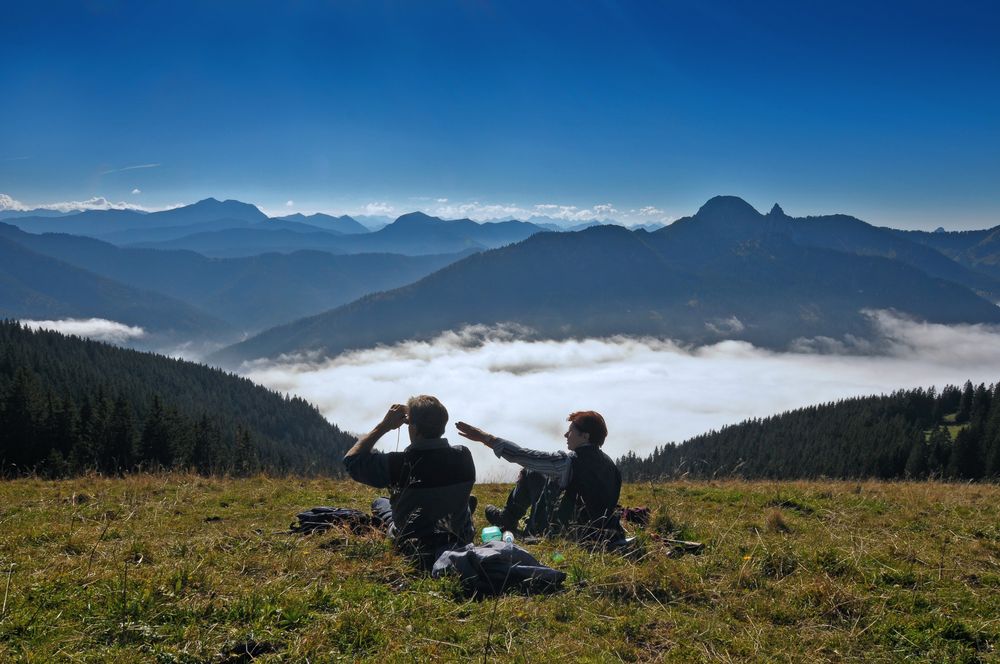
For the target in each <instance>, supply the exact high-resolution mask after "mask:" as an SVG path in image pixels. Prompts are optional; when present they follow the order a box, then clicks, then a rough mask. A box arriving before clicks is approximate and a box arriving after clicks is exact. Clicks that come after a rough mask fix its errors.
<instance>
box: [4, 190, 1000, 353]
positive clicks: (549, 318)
mask: <svg viewBox="0 0 1000 664" xmlns="http://www.w3.org/2000/svg"><path fill="white" fill-rule="evenodd" d="M533 222H538V223H533ZM592 223H594V222H592ZM586 225H588V226H589V225H591V224H586ZM548 228H551V225H550V224H549V222H542V220H541V219H539V218H535V219H533V220H529V221H517V220H506V221H496V222H487V223H477V222H475V221H472V220H469V219H459V220H443V219H440V218H437V217H431V216H429V215H426V214H424V213H420V212H414V213H409V214H405V215H402V216H400V217H398V218H397V219H395V220H393V221H392V222H391V223H389V224H387V225H385V226H384V227H382V228H380V229H379V230H376V231H370V230H368V228H367V227H366V226H364V225H363V224H361V223H358V221H357V220H356V219H353V218H351V217H349V216H340V217H334V216H331V215H324V214H315V215H308V216H306V215H301V214H294V215H286V216H283V217H275V218H269V217H267V215H265V214H264V213H263V212H261V211H260V210H259V209H258V208H257V207H255V206H253V205H250V204H247V203H243V202H240V201H232V200H230V201H218V200H215V199H206V200H203V201H199V202H198V203H195V204H193V205H189V206H185V207H182V208H175V209H172V210H165V211H162V212H152V213H143V212H135V211H129V210H91V211H87V212H81V213H76V214H67V215H60V216H51V217H46V216H41V215H40V214H36V215H29V216H21V217H13V218H8V219H7V221H6V222H5V223H0V251H2V252H3V257H4V260H3V262H2V263H0V315H4V316H9V317H17V318H45V319H53V318H60V317H100V318H107V319H110V320H116V321H119V322H122V323H127V324H129V325H137V326H141V327H143V328H144V329H146V330H147V331H149V332H150V334H151V335H152V336H151V337H150V338H151V339H158V340H159V339H166V338H171V339H174V340H176V339H178V338H186V339H189V340H198V341H206V340H208V341H211V342H214V343H226V342H234V341H238V340H239V338H240V335H245V334H253V333H256V332H260V334H258V335H257V336H255V337H253V338H250V339H247V340H246V341H244V342H243V343H240V344H237V345H234V346H232V347H230V348H227V349H224V350H223V351H220V352H219V353H218V354H216V355H214V356H213V357H212V358H211V359H212V361H215V362H220V363H226V364H229V365H235V364H238V363H239V362H241V361H243V360H246V359H254V358H259V357H276V356H277V355H280V354H284V353H294V352H300V351H319V352H321V353H325V354H329V355H334V354H337V353H340V352H342V351H344V350H349V349H356V348H364V347H370V346H372V345H375V344H386V343H395V342H398V341H402V340H406V339H430V338H433V337H434V336H436V335H437V334H439V333H441V332H443V331H446V330H451V329H456V328H460V327H462V326H465V325H501V324H514V325H516V326H519V329H520V330H521V332H522V333H523V334H525V335H527V336H529V337H531V338H552V339H564V338H579V337H587V336H609V335H618V334H626V335H651V336H655V337H660V338H672V339H677V340H680V341H682V342H684V343H690V344H702V343H711V342H714V341H717V340H720V339H723V338H732V339H742V340H746V341H749V342H752V343H754V344H757V345H761V346H764V347H768V348H789V347H796V348H819V349H823V348H827V349H829V348H834V347H840V348H843V347H851V348H854V349H858V350H862V351H863V350H866V349H867V350H871V349H872V348H874V346H872V344H873V343H874V342H876V341H877V339H875V337H874V334H875V333H874V331H873V329H872V326H871V321H870V318H869V317H868V316H866V315H865V313H863V312H864V311H866V310H873V309H890V310H894V311H896V312H898V313H902V314H905V315H910V316H913V317H915V318H917V319H920V320H927V321H933V322H942V323H959V322H962V323H1000V309H998V308H997V307H996V306H995V304H994V302H996V301H997V300H998V299H1000V246H998V245H1000V239H998V238H1000V234H998V229H990V230H984V231H969V232H963V233H919V232H913V231H898V230H894V229H888V228H878V227H875V226H872V225H870V224H867V223H865V222H863V221H861V220H858V219H856V218H853V217H849V216H846V215H829V216H822V217H805V218H793V217H789V216H787V215H786V214H785V213H784V211H783V210H782V209H781V208H780V207H779V206H777V205H775V206H774V208H773V209H772V210H771V211H770V212H769V213H768V214H761V213H759V212H758V211H757V210H755V209H754V208H753V207H751V206H750V205H749V204H747V203H746V202H745V201H743V200H741V199H739V198H736V197H730V196H720V197H716V198H713V199H712V200H710V201H709V202H708V203H706V204H705V205H704V206H703V207H702V208H701V209H700V210H699V211H698V212H697V214H695V215H693V216H691V217H686V218H683V219H679V220H677V221H676V222H674V223H672V224H671V225H669V226H667V227H663V228H659V229H656V230H653V231H651V232H650V231H647V230H645V229H637V230H629V229H626V228H624V227H621V226H614V225H601V224H599V223H598V224H597V226H596V227H590V228H585V229H583V230H579V231H577V232H569V231H568V230H567V229H565V228H564V229H560V232H551V231H550V230H547V229H548ZM393 289H395V290H393ZM268 328H273V329H268ZM146 343H151V342H150V341H149V339H147V341H146Z"/></svg>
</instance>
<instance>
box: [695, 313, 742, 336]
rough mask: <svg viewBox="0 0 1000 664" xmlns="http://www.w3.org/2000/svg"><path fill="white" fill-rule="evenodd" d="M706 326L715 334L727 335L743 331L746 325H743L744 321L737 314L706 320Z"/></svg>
mask: <svg viewBox="0 0 1000 664" xmlns="http://www.w3.org/2000/svg"><path fill="white" fill-rule="evenodd" d="M705 327H706V328H707V329H708V330H709V331H710V332H712V333H714V334H718V335H721V336H725V335H728V334H735V333H737V332H742V331H743V328H744V327H745V326H744V325H743V321H741V320H740V319H739V318H737V317H736V316H730V317H729V318H720V319H718V320H714V321H706V323H705Z"/></svg>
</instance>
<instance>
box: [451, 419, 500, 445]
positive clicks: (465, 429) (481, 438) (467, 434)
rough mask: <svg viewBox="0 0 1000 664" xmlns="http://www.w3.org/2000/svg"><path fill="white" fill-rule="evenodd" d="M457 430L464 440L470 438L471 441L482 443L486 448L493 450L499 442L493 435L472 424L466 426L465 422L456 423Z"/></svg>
mask: <svg viewBox="0 0 1000 664" xmlns="http://www.w3.org/2000/svg"><path fill="white" fill-rule="evenodd" d="M455 428H456V429H458V435H460V436H462V437H463V438H468V439H469V440H474V441H476V442H477V443H482V444H483V445H485V446H486V447H489V448H492V447H493V445H494V444H495V443H496V442H497V437H496V436H494V435H493V434H491V433H486V432H485V431H483V430H482V429H478V428H476V427H474V426H472V425H471V424H466V423H465V422H455Z"/></svg>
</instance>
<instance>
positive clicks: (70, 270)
mask: <svg viewBox="0 0 1000 664" xmlns="http://www.w3.org/2000/svg"><path fill="white" fill-rule="evenodd" d="M0 317H4V318H17V319H36V320H39V319H40V320H52V319H65V318H94V317H96V318H104V319H107V320H113V321H116V322H119V323H124V324H126V325H129V326H132V327H141V328H143V330H145V331H146V333H147V334H146V335H144V337H143V338H141V339H139V340H137V341H136V345H139V346H142V347H147V348H155V347H161V346H163V345H173V344H178V343H184V342H186V341H189V340H191V339H192V338H198V339H199V340H209V341H219V342H225V341H232V340H234V339H235V338H237V335H236V330H235V329H234V328H233V326H231V325H230V324H228V323H226V322H225V321H223V320H221V319H219V318H217V317H215V316H213V315H211V314H209V313H207V312H206V311H203V310H201V309H198V308H197V307H194V306H192V305H190V304H187V303H185V302H182V301H179V300H177V299H175V298H172V297H169V296H166V295H163V294H161V293H156V292H152V291H149V290H142V289H140V288H135V287H133V286H127V285H125V284H122V283H119V282H117V281H114V280H112V279H108V278H106V277H102V276H100V275H97V274H94V273H93V272H89V271H87V270H84V269H81V268H79V267H76V266H74V265H70V264H68V263H65V262H63V261H60V260H57V259H55V258H52V257H50V256H45V255H42V254H39V253H37V252H34V251H32V250H30V249H29V248H27V247H24V246H22V245H20V244H18V243H17V242H13V241H11V240H10V239H8V238H6V237H3V236H0Z"/></svg>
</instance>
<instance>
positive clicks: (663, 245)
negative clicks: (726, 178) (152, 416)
mask: <svg viewBox="0 0 1000 664" xmlns="http://www.w3.org/2000/svg"><path fill="white" fill-rule="evenodd" d="M790 229H791V226H790V222H787V221H785V220H784V219H781V220H776V219H774V217H773V216H772V215H760V214H759V213H757V212H756V211H755V210H753V208H752V207H750V206H749V205H747V204H746V203H745V202H743V201H741V200H740V199H736V198H733V197H718V198H715V199H712V200H711V201H709V202H708V203H706V204H705V206H703V207H702V208H701V210H699V212H698V214H696V215H695V216H693V217H689V218H686V219H682V220H679V221H678V222H676V223H674V224H672V225H671V226H668V227H666V228H663V229H661V230H659V231H656V232H654V233H648V232H646V231H641V230H640V231H635V232H631V231H628V230H626V229H624V228H621V227H617V226H598V227H594V228H590V229H587V230H584V231H580V232H578V233H541V234H537V235H534V236H532V237H530V238H529V239H527V240H525V241H523V242H520V243H518V244H516V245H512V246H508V247H505V248H503V249H498V250H494V251H490V252H485V253H482V254H478V255H475V256H471V257H469V258H466V259H465V260H462V261H460V262H458V263H455V264H453V265H450V266H448V267H447V268H445V269H443V270H441V271H439V272H437V273H434V274H432V275H430V276H428V277H426V278H424V279H422V280H421V281H419V282H417V283H415V284H411V285H409V286H406V287H404V288H400V289H397V290H395V291H391V292H388V293H380V294H377V295H373V296H368V297H365V298H362V299H361V300H358V301H356V302H353V303H351V304H349V305H345V306H343V307H340V308H339V309H335V310H333V311H330V312H327V313H324V314H321V315H319V316H314V317H312V318H308V319H304V320H301V321H296V322H295V323H292V324H290V325H286V326H282V327H279V328H275V329H272V330H267V331H265V332H263V333H261V334H260V335H258V336H257V337H253V338H251V339H249V340H247V341H245V342H242V343H241V344H237V345H235V346H233V347H231V348H229V349H224V350H223V351H221V352H220V353H218V354H217V355H215V356H214V358H213V359H214V361H219V362H224V363H238V362H239V361H242V360H246V359H252V358H257V357H275V356H277V355H278V354H281V353H290V352H295V351H301V350H320V351H321V352H323V353H326V354H329V355H335V354H337V353H340V352H343V351H344V350H349V349H354V348H364V347H370V346H373V345H376V344H379V343H394V342H398V341H402V340H405V339H429V338H432V337H434V336H436V335H437V334H439V333H441V332H443V331H445V330H449V329H456V328H459V327H461V326H463V325H468V324H486V325H493V324H500V323H516V324H518V325H521V326H523V327H527V328H530V335H529V336H533V337H535V338H555V339H559V338H570V337H584V336H607V335H615V334H629V335H651V336H656V337H666V338H672V339H678V340H680V341H683V342H686V343H692V344H701V343H709V342H712V341H716V340H719V339H720V338H733V339H742V340H746V341H750V342H752V343H754V344H756V345H759V346H764V347H768V348H786V347H787V346H788V345H789V344H791V343H793V342H795V341H796V340H799V339H803V338H804V339H810V338H814V337H820V336H822V337H828V338H834V339H842V338H846V337H847V336H848V335H850V336H851V337H853V338H858V339H873V338H875V334H876V331H875V330H874V329H873V327H872V324H871V321H870V319H869V318H868V317H867V316H865V315H864V314H863V313H862V311H863V310H875V309H892V310H895V311H897V312H903V313H905V314H909V315H911V316H915V317H917V318H919V319H923V320H929V321H935V322H941V323H960V322H965V323H1000V310H998V309H997V307H995V306H994V305H993V304H992V303H990V302H988V301H987V300H985V299H983V298H981V297H979V296H978V295H976V294H975V293H974V292H972V291H971V290H969V289H968V288H967V287H966V286H963V285H962V284H960V283H956V282H954V281H950V280H944V279H940V278H934V277H932V276H930V275H928V274H927V273H926V272H924V271H922V270H920V269H918V268H916V267H914V266H912V265H909V264H907V263H905V262H901V261H899V260H894V259H892V258H888V257H884V256H878V255H870V254H869V253H867V252H865V251H861V250H859V251H858V253H855V252H854V251H843V250H834V249H830V248H826V247H817V246H812V244H815V242H812V243H806V244H799V243H797V242H796V237H795V236H794V235H792V234H791V231H790ZM935 256H938V257H939V258H941V259H942V260H945V261H946V260H947V259H945V258H944V257H943V256H940V254H935ZM955 267H956V268H959V266H955ZM959 269H960V268H959ZM983 279H986V277H983Z"/></svg>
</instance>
